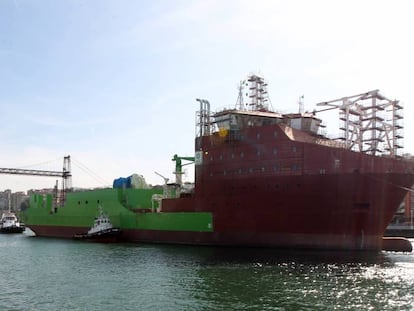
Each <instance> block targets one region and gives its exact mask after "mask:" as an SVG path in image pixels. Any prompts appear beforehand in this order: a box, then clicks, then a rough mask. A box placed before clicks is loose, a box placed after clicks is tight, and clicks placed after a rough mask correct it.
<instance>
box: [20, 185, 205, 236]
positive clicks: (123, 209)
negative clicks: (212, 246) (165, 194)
mask: <svg viewBox="0 0 414 311" xmlns="http://www.w3.org/2000/svg"><path fill="white" fill-rule="evenodd" d="M161 193H162V190H160V189H99V190H90V191H82V192H72V193H68V194H67V197H66V202H65V204H64V205H63V206H58V204H54V202H53V198H52V195H50V194H46V195H42V194H34V195H32V196H31V197H30V204H29V208H28V209H27V210H25V211H24V212H22V213H21V215H20V216H21V218H22V219H23V221H24V222H25V224H26V225H27V226H28V227H29V228H30V226H57V227H79V228H85V227H88V228H89V227H91V226H92V224H93V221H94V218H95V217H96V216H97V215H98V213H99V206H100V207H102V209H103V211H104V213H105V214H107V215H108V216H109V218H110V219H111V222H112V224H113V225H114V226H115V227H119V228H121V229H124V230H129V229H131V230H168V231H195V232H212V231H213V219H212V214H211V213H207V212H162V211H161V212H160V211H158V208H159V206H158V204H157V203H156V201H153V200H152V196H153V195H154V194H158V195H159V194H161ZM56 206H57V207H56Z"/></svg>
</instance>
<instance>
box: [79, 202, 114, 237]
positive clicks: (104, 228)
mask: <svg viewBox="0 0 414 311" xmlns="http://www.w3.org/2000/svg"><path fill="white" fill-rule="evenodd" d="M120 234H121V230H120V229H119V228H114V226H113V225H112V223H111V220H110V219H109V217H108V215H106V214H104V213H103V211H102V208H101V207H99V216H98V217H95V220H94V224H93V226H92V227H91V228H90V229H89V230H88V232H87V233H78V234H75V235H74V236H73V238H74V239H76V240H85V241H93V242H104V243H109V242H116V241H117V240H118V238H119V235H120Z"/></svg>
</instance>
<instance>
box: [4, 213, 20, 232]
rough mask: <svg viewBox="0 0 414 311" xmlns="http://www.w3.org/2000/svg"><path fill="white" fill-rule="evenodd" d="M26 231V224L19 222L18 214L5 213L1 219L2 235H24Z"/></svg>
mask: <svg viewBox="0 0 414 311" xmlns="http://www.w3.org/2000/svg"><path fill="white" fill-rule="evenodd" d="M25 229H26V226H25V225H24V223H22V222H20V221H19V218H17V216H16V214H14V213H12V212H10V211H9V212H3V214H2V216H1V219H0V233H22V232H23V231H24V230H25Z"/></svg>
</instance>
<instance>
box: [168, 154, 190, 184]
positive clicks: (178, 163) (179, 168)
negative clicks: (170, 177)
mask: <svg viewBox="0 0 414 311" xmlns="http://www.w3.org/2000/svg"><path fill="white" fill-rule="evenodd" d="M182 160H186V161H190V162H191V163H186V164H182ZM172 161H175V172H174V174H175V182H176V183H177V184H179V185H180V186H181V185H182V175H183V166H184V165H189V164H192V163H194V157H180V156H178V155H176V154H174V157H173V158H172Z"/></svg>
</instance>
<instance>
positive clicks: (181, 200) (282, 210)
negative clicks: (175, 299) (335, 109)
mask: <svg viewBox="0 0 414 311" xmlns="http://www.w3.org/2000/svg"><path fill="white" fill-rule="evenodd" d="M367 94H368V93H367ZM367 94H361V95H363V96H365V95H367ZM381 98H382V97H381ZM200 102H201V104H202V105H203V104H206V101H203V100H200ZM373 107H374V106H370V107H367V108H366V109H365V110H364V111H366V110H369V109H373ZM259 108H260V107H259ZM200 110H201V112H200V124H199V129H200V133H199V135H198V137H197V138H196V142H195V151H196V157H195V189H194V191H193V192H192V193H186V194H185V195H183V196H181V197H180V196H179V197H178V198H175V197H174V198H173V197H167V196H164V197H163V198H162V209H161V212H172V213H173V212H207V213H211V215H212V232H208V231H206V232H198V231H195V230H193V231H189V230H187V231H184V230H183V231H181V228H179V229H178V230H174V231H172V230H158V229H154V230H144V229H130V228H125V229H124V228H123V231H122V235H121V237H120V238H121V239H122V240H124V241H131V242H151V243H154V242H159V243H179V244H197V245H227V246H254V247H281V248H309V249H335V250H338V249H339V250H381V249H382V248H383V235H384V232H385V229H386V227H387V225H388V224H389V222H390V221H391V219H392V217H393V215H394V213H395V212H396V210H397V208H398V207H399V205H400V204H401V202H402V201H403V199H404V197H405V195H406V193H407V190H408V189H409V188H411V187H412V185H413V184H414V161H412V160H408V159H403V158H398V157H396V156H395V154H394V153H390V154H389V155H388V156H384V155H380V156H378V155H375V150H376V149H375V148H376V145H375V146H374V143H375V142H377V140H378V139H377V136H375V137H374V138H373V140H372V141H371V143H372V146H374V147H375V148H374V147H373V148H374V149H372V150H371V151H372V152H371V151H368V152H365V151H364V152H362V151H360V152H356V151H352V150H351V149H350V148H349V147H348V146H345V145H344V144H343V143H338V141H336V140H330V139H328V138H326V137H323V136H321V135H319V134H318V129H317V128H318V127H319V124H320V120H319V119H317V118H315V116H314V115H313V114H306V113H305V114H294V115H280V114H277V113H272V112H269V111H263V110H257V111H246V110H225V111H223V112H221V113H217V114H215V116H214V118H215V121H214V122H211V121H210V119H209V115H210V112H209V108H208V110H206V109H205V108H203V107H201V109H200ZM394 118H396V115H394ZM374 119H375V120H377V118H376V117H375V118H374ZM367 120H369V119H367ZM363 121H364V120H363V119H361V120H359V121H358V122H363ZM213 123H214V124H215V125H216V128H214V127H213V126H212V124H213ZM352 124H355V123H352ZM295 127H296V128H297V129H295ZM372 130H373V131H374V130H375V131H379V130H381V131H382V130H383V129H382V128H379V127H376V126H375V127H373V128H372ZM398 137H400V136H398V135H395V136H394V138H395V139H396V138H398ZM176 159H177V157H175V158H174V160H176ZM179 173H180V172H177V174H178V175H179ZM177 184H178V185H180V182H177ZM152 212H154V211H152ZM158 212H159V211H158ZM32 229H33V230H34V231H36V233H37V234H38V235H41V236H56V237H71V236H73V235H74V234H75V233H76V231H78V230H79V228H78V227H76V228H74V227H63V228H62V227H60V226H59V227H53V226H36V225H35V226H32ZM387 243H390V241H387Z"/></svg>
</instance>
